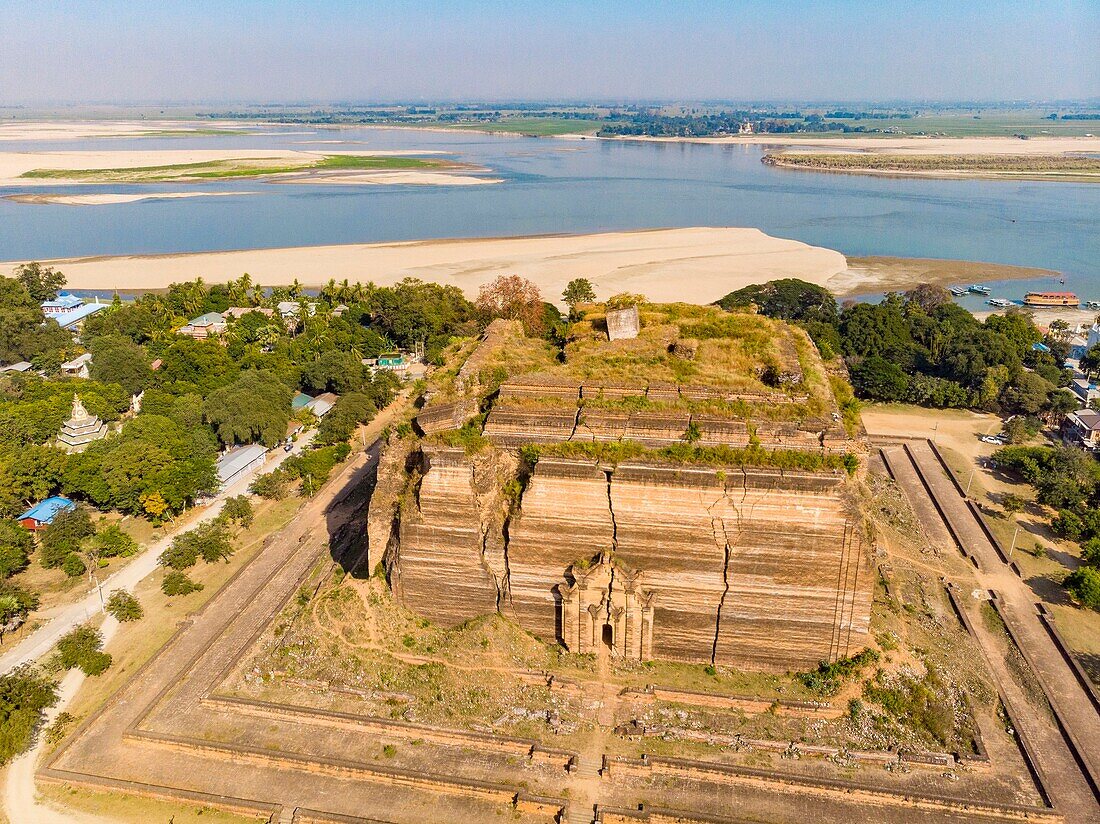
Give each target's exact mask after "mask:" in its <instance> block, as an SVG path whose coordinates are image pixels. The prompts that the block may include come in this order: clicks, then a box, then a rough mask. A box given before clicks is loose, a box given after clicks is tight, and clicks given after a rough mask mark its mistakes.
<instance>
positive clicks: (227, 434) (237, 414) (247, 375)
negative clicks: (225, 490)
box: [203, 370, 292, 446]
mask: <svg viewBox="0 0 1100 824" xmlns="http://www.w3.org/2000/svg"><path fill="white" fill-rule="evenodd" d="M291 396H292V393H291V391H290V389H289V388H287V386H286V384H283V383H281V382H280V381H279V380H278V378H276V377H275V375H274V373H272V372H260V371H255V370H248V371H246V372H243V373H241V376H240V377H239V378H237V380H235V381H234V382H233V383H231V384H229V385H227V386H223V387H221V388H220V389H215V390H214V391H213V392H211V393H210V396H209V397H208V398H207V399H206V403H205V404H203V415H204V417H205V418H206V420H207V421H208V422H209V423H210V424H211V425H212V426H213V427H214V430H215V431H216V432H217V433H218V438H219V440H221V442H222V443H223V444H225V445H227V446H231V445H233V444H237V443H254V442H256V441H260V442H262V443H264V444H265V445H267V446H275V445H276V444H277V443H278V442H279V441H281V440H282V439H283V438H285V437H286V427H287V423H288V422H289V421H290V399H291Z"/></svg>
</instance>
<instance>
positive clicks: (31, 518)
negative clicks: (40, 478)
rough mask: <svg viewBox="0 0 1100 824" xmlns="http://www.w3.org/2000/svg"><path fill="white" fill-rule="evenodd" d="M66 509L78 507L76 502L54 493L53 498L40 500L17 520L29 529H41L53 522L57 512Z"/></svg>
mask: <svg viewBox="0 0 1100 824" xmlns="http://www.w3.org/2000/svg"><path fill="white" fill-rule="evenodd" d="M66 509H76V504H74V503H73V502H72V501H70V500H69V499H68V498H64V497H62V496H60V495H54V496H53V497H52V498H47V499H46V500H44V501H39V502H38V503H36V504H35V505H34V506H32V507H31V508H30V509H28V510H27V511H26V512H24V513H23V514H22V515H20V516H19V517H18V518H17V519H16V520H18V521H19V522H20V523H21V524H23V526H25V527H27V529H41V528H42V527H44V526H49V525H50V524H52V523H53V519H54V518H56V517H57V513H59V512H62V511H63V510H66Z"/></svg>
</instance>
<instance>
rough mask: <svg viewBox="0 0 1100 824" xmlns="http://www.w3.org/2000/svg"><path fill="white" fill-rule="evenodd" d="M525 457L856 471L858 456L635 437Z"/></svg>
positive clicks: (542, 448)
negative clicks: (652, 442) (654, 444)
mask: <svg viewBox="0 0 1100 824" xmlns="http://www.w3.org/2000/svg"><path fill="white" fill-rule="evenodd" d="M520 452H521V455H522V456H523V458H524V460H526V461H527V462H529V463H532V464H533V463H536V462H537V461H538V459H539V458H541V457H547V458H550V457H553V458H574V459H578V460H591V461H596V462H598V463H601V464H611V465H617V464H620V463H625V462H627V461H655V462H658V463H674V464H704V465H707V466H736V467H740V466H752V467H771V468H775V469H796V470H803V471H806V472H822V471H825V470H830V469H834V470H841V469H842V470H844V471H846V472H848V473H849V474H852V473H854V472H855V471H856V468H857V467H858V466H859V459H858V458H857V457H856V456H855V455H854V454H853V453H851V452H845V453H843V454H835V453H826V452H809V451H805V450H801V449H765V448H764V447H762V446H756V445H750V446H747V447H733V446H724V445H722V446H697V445H695V444H691V443H686V442H685V443H680V444H672V445H670V446H665V447H661V448H658V449H651V448H649V447H647V446H645V445H644V444H641V443H638V442H637V441H631V440H623V441H564V442H562V443H549V444H529V445H527V446H524V447H522V449H521V450H520Z"/></svg>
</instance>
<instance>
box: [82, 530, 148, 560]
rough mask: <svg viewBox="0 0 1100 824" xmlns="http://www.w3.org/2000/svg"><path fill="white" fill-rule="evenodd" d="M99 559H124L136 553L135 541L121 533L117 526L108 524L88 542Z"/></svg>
mask: <svg viewBox="0 0 1100 824" xmlns="http://www.w3.org/2000/svg"><path fill="white" fill-rule="evenodd" d="M88 543H89V544H91V545H92V546H93V547H94V549H95V552H96V554H97V556H98V557H100V558H125V557H128V556H130V555H133V554H134V553H135V552H137V548H138V545H137V541H135V540H134V539H133V538H131V537H130V536H129V535H127V534H126V533H125V532H123V531H122V528H121V527H119V525H118V524H110V525H109V526H105V527H103V529H101V530H99V531H98V532H97V533H96V534H95V536H94V537H93V538H92V539H91V540H90V541H88Z"/></svg>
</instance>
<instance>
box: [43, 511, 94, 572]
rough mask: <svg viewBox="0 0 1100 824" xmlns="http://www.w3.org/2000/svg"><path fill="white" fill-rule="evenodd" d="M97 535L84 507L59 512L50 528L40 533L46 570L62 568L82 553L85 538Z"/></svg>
mask: <svg viewBox="0 0 1100 824" xmlns="http://www.w3.org/2000/svg"><path fill="white" fill-rule="evenodd" d="M94 534H95V527H94V526H93V525H92V519H91V517H90V516H89V515H88V510H87V509H85V508H84V507H82V506H77V507H75V508H73V509H63V510H61V511H60V512H58V513H57V514H56V515H55V516H54V519H53V523H51V524H50V525H49V526H48V527H46V528H45V529H44V530H42V531H41V532H40V533H39V539H38V543H39V547H40V548H41V550H42V552H41V562H42V566H44V567H46V569H52V568H54V567H59V566H61V565H62V564H63V563H64V562H65V559H66V558H68V557H69V556H70V555H72V554H73V553H78V552H80V545H81V543H82V542H83V541H84V539H85V538H87V537H89V536H91V535H94ZM81 571H82V572H83V570H81Z"/></svg>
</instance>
